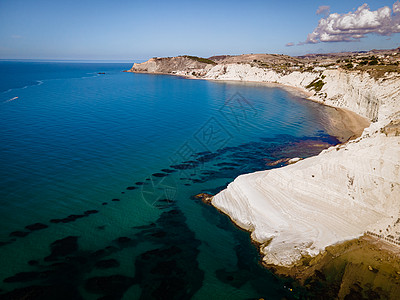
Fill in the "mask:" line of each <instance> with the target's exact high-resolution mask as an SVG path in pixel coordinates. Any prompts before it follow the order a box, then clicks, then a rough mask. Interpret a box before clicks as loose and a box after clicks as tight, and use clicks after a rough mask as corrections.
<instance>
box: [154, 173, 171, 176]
mask: <svg viewBox="0 0 400 300" xmlns="http://www.w3.org/2000/svg"><path fill="white" fill-rule="evenodd" d="M153 176H154V177H167V176H168V174H166V173H154V174H153Z"/></svg>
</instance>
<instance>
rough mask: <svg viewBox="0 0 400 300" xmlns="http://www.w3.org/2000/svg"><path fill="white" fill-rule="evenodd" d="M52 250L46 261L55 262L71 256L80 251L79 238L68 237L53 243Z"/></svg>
mask: <svg viewBox="0 0 400 300" xmlns="http://www.w3.org/2000/svg"><path fill="white" fill-rule="evenodd" d="M50 248H51V254H50V255H49V256H47V257H46V258H45V261H53V260H57V259H59V258H61V257H64V256H67V255H69V254H73V253H74V252H76V251H77V250H78V237H77V236H68V237H66V238H63V239H60V240H56V241H54V242H53V243H51V245H50Z"/></svg>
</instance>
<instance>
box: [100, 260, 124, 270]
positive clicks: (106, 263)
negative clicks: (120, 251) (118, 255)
mask: <svg viewBox="0 0 400 300" xmlns="http://www.w3.org/2000/svg"><path fill="white" fill-rule="evenodd" d="M95 267H96V268H98V269H110V268H117V267H119V262H118V261H117V260H116V259H104V260H99V261H98V262H96V264H95Z"/></svg>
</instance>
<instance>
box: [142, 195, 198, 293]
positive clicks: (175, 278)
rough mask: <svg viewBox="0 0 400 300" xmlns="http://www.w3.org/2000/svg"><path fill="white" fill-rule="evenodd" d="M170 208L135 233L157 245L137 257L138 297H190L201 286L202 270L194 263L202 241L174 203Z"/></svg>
mask: <svg viewBox="0 0 400 300" xmlns="http://www.w3.org/2000/svg"><path fill="white" fill-rule="evenodd" d="M170 208H172V209H170V210H166V211H164V212H163V213H162V214H161V216H160V218H159V219H158V220H157V222H156V223H155V224H150V225H148V226H146V227H141V229H142V230H141V231H140V232H138V233H137V234H136V235H135V236H136V237H137V239H138V240H145V241H153V242H154V243H155V244H156V245H158V247H157V248H155V249H152V250H148V251H146V252H144V253H142V254H141V255H139V256H138V257H136V260H135V270H136V272H135V278H134V279H135V283H138V284H139V285H140V287H141V291H142V292H141V295H140V297H139V299H190V298H191V297H192V296H193V295H194V294H195V293H196V291H197V290H198V289H200V287H201V285H202V281H203V278H204V272H203V271H202V270H201V269H200V268H199V266H198V262H197V255H198V253H199V250H198V247H199V246H200V244H201V243H200V241H198V240H197V239H196V237H195V235H194V233H193V232H192V231H191V230H190V229H189V228H188V227H187V225H186V218H185V216H184V214H183V213H182V211H181V210H180V209H179V208H178V207H177V206H176V205H175V204H174V203H172V206H170Z"/></svg>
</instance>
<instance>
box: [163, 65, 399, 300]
mask: <svg viewBox="0 0 400 300" xmlns="http://www.w3.org/2000/svg"><path fill="white" fill-rule="evenodd" d="M218 72H220V70H218V69H216V71H214V73H213V72H210V74H211V75H209V74H207V75H206V76H205V77H206V78H196V77H194V76H184V75H180V74H168V75H175V76H181V77H184V78H187V79H203V80H212V81H215V82H230V83H234V84H239V83H243V84H246V83H256V84H260V85H264V86H270V87H279V88H282V89H285V90H287V91H288V92H290V93H291V94H293V95H295V96H298V97H301V98H303V99H305V100H311V101H313V102H317V103H318V104H323V105H325V106H327V107H329V108H331V110H330V111H327V114H326V118H327V124H326V126H325V128H326V131H327V133H328V134H329V135H331V136H335V137H336V138H337V139H338V140H339V141H340V144H339V145H337V146H333V147H330V148H328V149H326V150H323V151H322V152H321V153H320V154H319V155H316V156H313V157H309V158H307V159H305V160H301V161H300V162H296V163H295V164H292V165H288V166H285V167H281V168H277V169H273V170H267V171H259V172H255V173H250V174H244V175H241V176H239V177H237V178H236V179H235V180H234V181H233V182H231V183H230V184H229V185H228V187H227V188H226V189H224V190H223V191H221V192H219V193H218V194H217V195H215V196H214V197H213V198H212V199H210V203H209V204H211V205H212V206H213V207H214V208H216V209H217V210H218V212H219V213H223V214H225V215H227V216H228V217H229V218H230V220H231V221H232V222H233V223H234V224H235V226H237V227H238V228H240V229H241V230H245V231H247V232H249V233H250V236H251V240H252V242H253V244H255V245H256V247H257V248H258V250H259V253H260V255H261V258H262V259H261V262H260V263H261V264H262V265H263V266H264V267H266V268H268V269H270V270H273V271H274V273H276V274H277V275H280V276H290V277H292V278H294V279H295V280H296V281H298V282H299V283H300V286H302V288H306V289H307V286H306V285H302V284H304V283H305V282H306V280H311V281H312V282H313V281H314V282H319V283H321V282H322V284H323V285H326V284H328V281H327V280H326V278H328V277H329V278H331V279H332V278H334V280H333V281H331V282H329V284H328V285H327V286H326V288H327V290H330V288H331V286H332V287H335V286H336V287H337V286H339V287H340V286H343V289H338V290H336V292H337V293H336V294H335V295H332V298H334V297H339V299H342V298H343V297H344V296H346V295H348V294H349V293H350V294H351V293H353V292H354V289H357V282H354V280H353V281H352V279H354V278H356V279H359V280H361V281H362V282H363V284H362V286H361V290H363V289H364V290H366V291H370V290H371V286H372V287H373V288H381V289H382V290H384V291H388V293H389V294H390V295H396V294H397V295H398V294H400V289H399V290H397V289H396V286H400V265H399V266H398V268H397V269H395V271H393V268H392V269H391V271H385V272H384V270H380V267H379V265H376V264H374V262H373V260H371V257H370V256H369V254H368V253H370V252H371V251H372V250H373V251H372V252H371V253H375V254H376V253H380V251H388V252H382V253H389V254H388V257H389V256H390V255H393V253H395V252H396V250H398V249H400V248H399V247H397V246H396V245H391V246H390V247H388V248H387V247H386V248H387V249H386V248H385V249H384V250H382V249H383V248H382V247H378V248H376V247H375V246H376V245H375V244H376V243H379V245H384V243H385V242H384V240H373V237H365V236H363V235H364V234H365V232H367V231H368V232H369V231H371V232H372V233H373V234H376V233H377V232H382V231H383V230H385V231H384V232H388V233H386V235H387V234H393V233H394V232H396V230H398V229H399V228H398V226H397V225H396V224H397V223H394V222H395V221H396V219H397V215H398V216H399V220H400V210H399V205H398V204H396V203H398V199H397V200H396V196H395V195H398V194H400V178H399V175H398V174H397V173H398V172H397V173H396V171H395V170H396V168H398V167H399V159H398V158H400V149H399V147H398V144H400V137H397V133H396V132H397V129H396V128H397V127H396V126H397V125H395V124H397V123H396V122H395V123H394V124H393V126H394V127H396V128H394V129H395V130H392V133H390V132H391V131H390V130H388V129H386V128H387V127H388V126H389V125H390V124H392V122H391V121H393V120H394V117H395V116H396V114H393V112H394V113H396V111H399V104H398V103H396V95H400V93H399V91H398V88H396V86H398V80H399V78H397V79H396V78H394V79H392V80H389V81H378V80H376V81H375V80H374V79H372V78H370V77H368V76H367V77H363V76H362V75H360V74H358V73H357V74H356V73H349V72H342V71H340V70H337V71H328V72H326V73H323V74H324V75H322V73H321V74H319V75H315V74H314V75H313V74H302V73H291V74H289V75H285V76H283V77H278V78H277V79H275V77H274V76H273V75H271V74H270V73H268V74H267V73H263V74H264V75H260V76H258V77H257V76H255V75H257V73H254V72H255V71H253V73H251V72H250V71H249V68H248V67H246V66H240V65H235V66H233V67H231V68H230V69H229V68H228V71H227V70H226V69H224V70H223V72H222V73H218ZM247 72H248V73H247ZM227 73H228V74H227ZM263 76H264V77H263ZM311 76H316V78H317V79H318V78H320V80H321V78H322V79H324V80H325V81H324V82H325V83H324V87H323V89H322V90H318V92H317V91H312V92H309V91H307V90H306V87H307V88H308V86H310V84H308V82H314V81H315V80H317V79H312V78H311V79H310V77H311ZM220 77H222V79H221V78H220ZM246 78H247V79H250V80H244V79H246ZM254 78H255V79H256V80H252V79H254ZM314 78H315V77H314ZM268 80H270V82H268ZM292 80H293V81H292ZM305 80H308V81H305ZM272 81H275V82H272ZM276 81H281V82H276ZM287 83H293V86H291V85H288V84H287ZM356 112H358V113H356ZM370 120H371V121H370ZM372 120H373V121H372ZM389 122H390V123H389ZM388 124H389V125H388ZM393 132H394V136H393ZM390 134H391V135H390ZM393 158H395V159H393ZM378 162H379V163H378ZM396 174H397V175H396ZM377 179H378V180H379V184H378V183H377V182H376V180H377ZM387 185H389V187H391V188H389V189H388V188H387ZM364 193H367V194H365V195H364ZM367 195H368V196H367ZM379 230H380V231H379ZM388 230H389V231H388ZM395 236H397V235H395ZM360 243H362V244H363V245H364V246H365V248H366V249H362V248H360V247H358V245H359V244H360ZM396 247H397V248H396ZM370 250H371V251H370ZM399 251H400V250H399ZM327 253H328V254H327ZM331 253H334V255H331ZM364 257H365V259H366V260H365V261H364V262H363V261H361V262H360V261H358V264H357V265H354V264H352V263H349V264H348V263H347V262H348V261H349V260H348V259H347V260H346V258H350V259H353V260H354V261H357V259H360V258H364ZM372 258H373V257H372ZM399 258H400V256H399ZM350 261H352V260H350ZM338 262H342V263H341V264H340V263H339V264H338V266H341V267H343V262H346V264H345V265H346V268H344V269H341V270H342V271H343V273H344V274H345V275H346V276H344V275H343V277H340V278H336V277H332V276H333V275H335V274H336V273H337V272H336V273H335V272H333V271H332V270H336V271H337V270H338V269H337V266H336V267H335V268H334V267H333V266H335V264H337V263H338ZM365 262H368V265H367V266H365ZM347 266H348V267H347ZM330 268H331V269H330ZM385 268H386V267H385ZM283 270H284V271H283ZM329 270H331V271H329ZM318 272H319V273H318ZM332 272H333V273H332ZM393 272H395V273H394V274H397V275H399V276H397V275H396V276H397V277H396V280H397V281H395V282H393V281H390V280H391V279H392V277H393ZM397 272H398V273H397ZM339 273H340V272H339ZM348 273H349V274H353V275H351V276H350V275H349V276H348ZM318 274H323V276H322V277H321V278H318ZM373 274H378V275H374V276H375V277H376V276H381V277H380V278H384V281H385V282H388V285H387V286H383V287H381V286H379V284H375V283H374V281H372V282H371V281H368V280H370V278H371V275H373ZM382 276H383V277H382ZM386 277H387V278H386ZM389 283H390V284H389ZM393 289H394V292H393ZM372 292H374V291H372ZM366 293H368V292H366ZM393 293H394V294H393ZM358 296H359V295H358ZM392 298H393V297H392ZM393 299H394V298H393Z"/></svg>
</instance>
